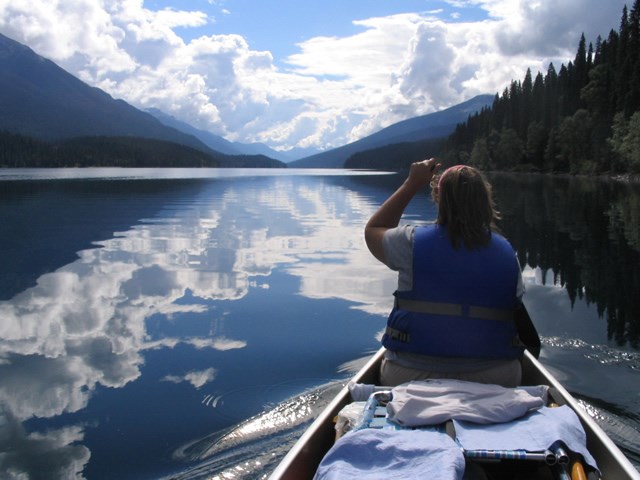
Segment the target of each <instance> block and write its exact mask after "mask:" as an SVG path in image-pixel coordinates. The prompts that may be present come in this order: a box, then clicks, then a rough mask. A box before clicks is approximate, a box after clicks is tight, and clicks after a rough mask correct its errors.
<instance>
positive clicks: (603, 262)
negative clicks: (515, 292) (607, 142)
mask: <svg viewBox="0 0 640 480" xmlns="http://www.w3.org/2000/svg"><path fill="white" fill-rule="evenodd" d="M491 181H492V183H493V185H494V190H495V197H496V200H497V202H498V205H499V206H500V209H501V211H502V214H503V221H502V228H503V230H504V232H505V234H506V235H507V236H508V237H509V239H510V240H511V241H512V243H513V245H514V246H515V247H516V249H517V250H518V254H519V256H520V261H521V262H522V263H523V265H524V264H525V263H526V264H528V265H530V266H531V267H532V268H536V267H537V268H540V269H541V270H543V271H545V272H547V271H552V272H553V278H554V280H555V281H556V282H557V283H559V284H560V285H562V286H563V287H564V288H565V289H566V291H567V292H568V295H569V297H570V299H571V302H572V304H573V303H574V302H575V300H576V298H579V299H583V300H585V301H586V302H587V303H589V304H595V305H596V306H597V309H598V313H599V314H600V315H601V316H604V317H605V318H606V319H607V333H608V336H609V338H610V339H612V340H614V341H615V342H616V343H618V344H619V345H623V344H627V343H628V344H630V345H631V346H633V347H634V348H638V347H639V346H640V306H639V304H638V302H637V299H636V296H637V292H639V291H640V186H639V185H636V184H628V183H623V182H615V181H607V180H601V179H584V178H576V177H567V178H554V177H547V176H525V175H493V176H492V177H491ZM543 278H544V276H543Z"/></svg>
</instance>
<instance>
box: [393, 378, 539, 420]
mask: <svg viewBox="0 0 640 480" xmlns="http://www.w3.org/2000/svg"><path fill="white" fill-rule="evenodd" d="M547 392H548V387H546V386H543V385H541V386H537V387H518V388H505V387H501V386H500V385H488V384H482V383H475V382H467V381H463V380H447V379H434V380H423V381H414V382H409V383H404V384H402V385H398V386H397V387H394V388H393V389H392V395H393V399H392V400H391V402H389V404H387V411H388V414H389V416H388V418H389V420H390V421H392V422H395V423H397V424H399V425H401V426H403V427H420V426H425V425H438V424H440V423H443V422H446V421H447V420H452V419H457V420H465V421H468V422H474V423H481V424H490V423H503V422H509V421H511V420H513V419H516V418H519V417H522V416H523V415H525V414H526V413H527V412H529V411H531V410H535V409H538V408H541V407H542V406H544V404H545V402H546V397H547Z"/></svg>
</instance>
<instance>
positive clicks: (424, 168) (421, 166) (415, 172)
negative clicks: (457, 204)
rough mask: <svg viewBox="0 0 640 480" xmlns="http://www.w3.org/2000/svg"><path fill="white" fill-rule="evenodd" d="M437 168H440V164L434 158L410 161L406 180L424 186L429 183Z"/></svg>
mask: <svg viewBox="0 0 640 480" xmlns="http://www.w3.org/2000/svg"><path fill="white" fill-rule="evenodd" d="M438 169H440V164H439V163H438V162H437V161H436V159H435V158H430V159H428V160H422V161H421V162H415V163H412V164H411V168H410V169H409V177H408V178H407V181H408V182H411V183H413V184H415V185H416V186H418V187H426V186H427V185H429V183H431V179H432V178H433V176H434V175H435V174H436V171H437V170H438Z"/></svg>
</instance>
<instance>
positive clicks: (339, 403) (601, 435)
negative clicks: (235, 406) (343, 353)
mask: <svg viewBox="0 0 640 480" xmlns="http://www.w3.org/2000/svg"><path fill="white" fill-rule="evenodd" d="M383 355H384V348H381V349H380V350H379V351H378V352H377V353H376V354H375V355H373V357H372V358H371V359H370V360H369V361H368V362H367V363H366V365H365V366H364V367H363V368H362V369H361V370H360V371H359V372H358V373H357V374H356V375H355V376H354V377H353V379H352V380H353V381H355V382H357V383H365V384H376V382H377V380H378V371H379V367H380V362H381V361H382V357H383ZM522 374H523V375H522V378H523V382H522V383H523V385H548V386H550V387H552V388H553V389H555V390H554V393H553V396H554V399H555V400H556V401H557V402H558V403H559V404H566V405H568V406H569V407H570V408H571V409H572V410H573V411H574V412H575V413H576V414H577V415H578V418H579V419H580V422H581V423H582V426H583V428H584V430H585V433H586V436H587V448H588V450H589V452H590V453H591V455H592V456H593V457H594V459H595V460H596V462H597V463H598V467H599V469H600V471H601V473H602V478H603V479H605V480H607V479H615V480H626V479H630V480H640V472H638V470H637V469H636V468H635V467H634V466H633V464H632V463H631V462H630V461H629V460H628V459H627V457H625V455H624V454H623V453H622V452H621V451H620V449H619V448H618V447H617V446H616V445H615V443H614V442H613V441H612V440H611V439H610V438H609V437H608V436H607V434H606V433H605V432H604V431H603V430H602V429H601V428H600V426H599V425H598V424H597V423H596V422H595V421H594V420H593V419H592V418H591V417H590V416H589V415H588V414H587V413H586V412H585V411H584V410H583V408H582V407H580V405H579V404H578V402H577V401H576V400H575V399H574V398H573V397H572V396H571V394H570V393H569V392H568V391H567V390H566V389H565V388H564V387H563V386H562V385H561V384H560V383H559V382H558V381H557V380H556V379H555V378H554V377H553V376H552V375H551V373H550V372H549V371H548V370H547V369H546V368H545V367H544V366H543V365H542V364H541V363H540V362H539V361H538V360H537V359H536V358H535V357H534V356H533V355H532V354H531V353H530V352H529V351H525V353H524V356H523V360H522ZM351 401H352V400H351V397H350V393H349V389H348V388H347V387H346V386H345V387H344V388H342V390H341V391H340V392H339V393H338V395H337V396H336V397H335V398H334V399H333V401H332V402H331V403H330V404H329V405H328V406H327V407H326V408H325V409H324V410H323V411H322V412H321V414H320V415H319V416H318V417H317V418H316V420H315V421H314V422H313V423H312V424H311V425H310V427H309V428H308V429H307V430H306V431H305V432H304V433H303V434H302V436H301V437H300V439H299V440H298V441H297V442H296V443H295V444H294V446H293V448H292V449H291V450H290V451H289V452H288V453H287V455H286V456H285V457H284V458H283V459H282V461H281V462H280V464H279V465H278V466H277V467H276V468H275V470H274V471H273V473H272V474H271V476H270V477H269V478H270V479H271V480H305V479H312V478H313V476H314V474H315V471H316V469H317V467H318V465H319V464H320V462H321V460H322V458H323V457H324V455H325V453H326V452H327V451H328V450H329V449H330V448H331V446H332V445H333V443H334V440H335V433H336V432H335V428H334V423H333V419H334V418H335V416H336V415H337V414H338V412H339V411H340V410H341V409H342V408H343V407H344V406H345V405H347V404H349V403H350V402H351Z"/></svg>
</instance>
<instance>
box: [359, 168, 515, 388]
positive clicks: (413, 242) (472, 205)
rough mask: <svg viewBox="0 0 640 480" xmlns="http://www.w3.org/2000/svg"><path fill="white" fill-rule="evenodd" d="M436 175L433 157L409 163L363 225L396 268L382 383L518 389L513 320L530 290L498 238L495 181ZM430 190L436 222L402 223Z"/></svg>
mask: <svg viewBox="0 0 640 480" xmlns="http://www.w3.org/2000/svg"><path fill="white" fill-rule="evenodd" d="M440 169H441V165H440V164H439V163H438V162H437V161H436V159H434V158H430V159H428V160H424V161H421V162H416V163H413V164H412V165H411V168H410V170H409V174H408V176H407V178H406V180H405V181H404V183H403V184H402V185H401V186H400V187H399V188H398V189H397V190H396V191H395V192H394V193H393V194H392V195H391V196H390V197H389V198H388V199H387V200H386V201H385V202H384V203H383V204H382V206H381V207H380V208H379V209H378V210H377V211H376V212H375V213H374V214H373V215H372V216H371V218H370V219H369V221H368V223H367V225H366V227H365V232H364V233H365V240H366V243H367V247H368V248H369V250H370V252H371V253H372V254H373V255H374V256H375V258H377V259H378V260H379V261H381V262H382V263H384V264H385V265H387V266H388V267H389V268H391V269H392V270H394V271H397V272H398V288H397V290H396V292H395V293H394V296H395V301H394V306H393V309H392V311H391V313H390V314H389V318H388V320H387V327H386V330H385V333H384V335H383V338H382V344H383V345H384V347H385V348H386V352H385V358H384V360H383V362H382V365H381V371H380V380H381V384H382V385H388V386H395V385H399V384H401V383H405V382H408V381H411V380H423V379H428V378H454V379H459V380H468V381H475V382H481V383H494V384H499V385H502V386H505V387H514V386H517V385H518V384H519V383H520V380H521V375H522V372H521V367H520V361H519V358H520V356H521V355H522V353H523V351H524V345H523V344H522V342H521V341H520V339H519V337H518V335H517V331H516V326H515V322H514V312H515V310H516V309H517V307H518V306H519V304H520V302H521V298H522V295H523V294H524V284H523V281H522V275H521V271H520V265H519V262H518V259H517V256H516V254H515V251H514V249H513V247H512V246H511V244H510V243H509V242H508V241H507V240H506V239H505V238H504V237H503V236H502V235H501V234H500V233H499V230H498V228H497V226H496V222H497V221H498V220H499V218H500V217H499V214H498V211H497V209H496V206H495V204H494V201H493V199H492V191H491V185H490V184H489V183H488V182H487V180H486V179H485V178H484V176H483V175H482V174H481V173H480V171H478V170H477V169H475V168H473V167H470V166H466V165H456V166H454V167H451V168H449V169H447V170H445V171H444V172H443V173H442V174H440V175H438V172H439V170H440ZM429 185H431V187H432V191H431V195H432V198H433V200H434V201H435V202H436V204H437V206H438V216H437V219H436V220H435V222H434V223H432V224H429V225H426V226H415V225H400V226H399V223H400V219H401V217H402V214H403V212H404V210H405V209H406V207H407V205H408V204H409V202H410V201H411V200H412V199H413V197H414V196H415V195H416V194H417V193H418V192H419V191H421V190H422V189H423V188H426V187H427V186H429Z"/></svg>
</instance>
